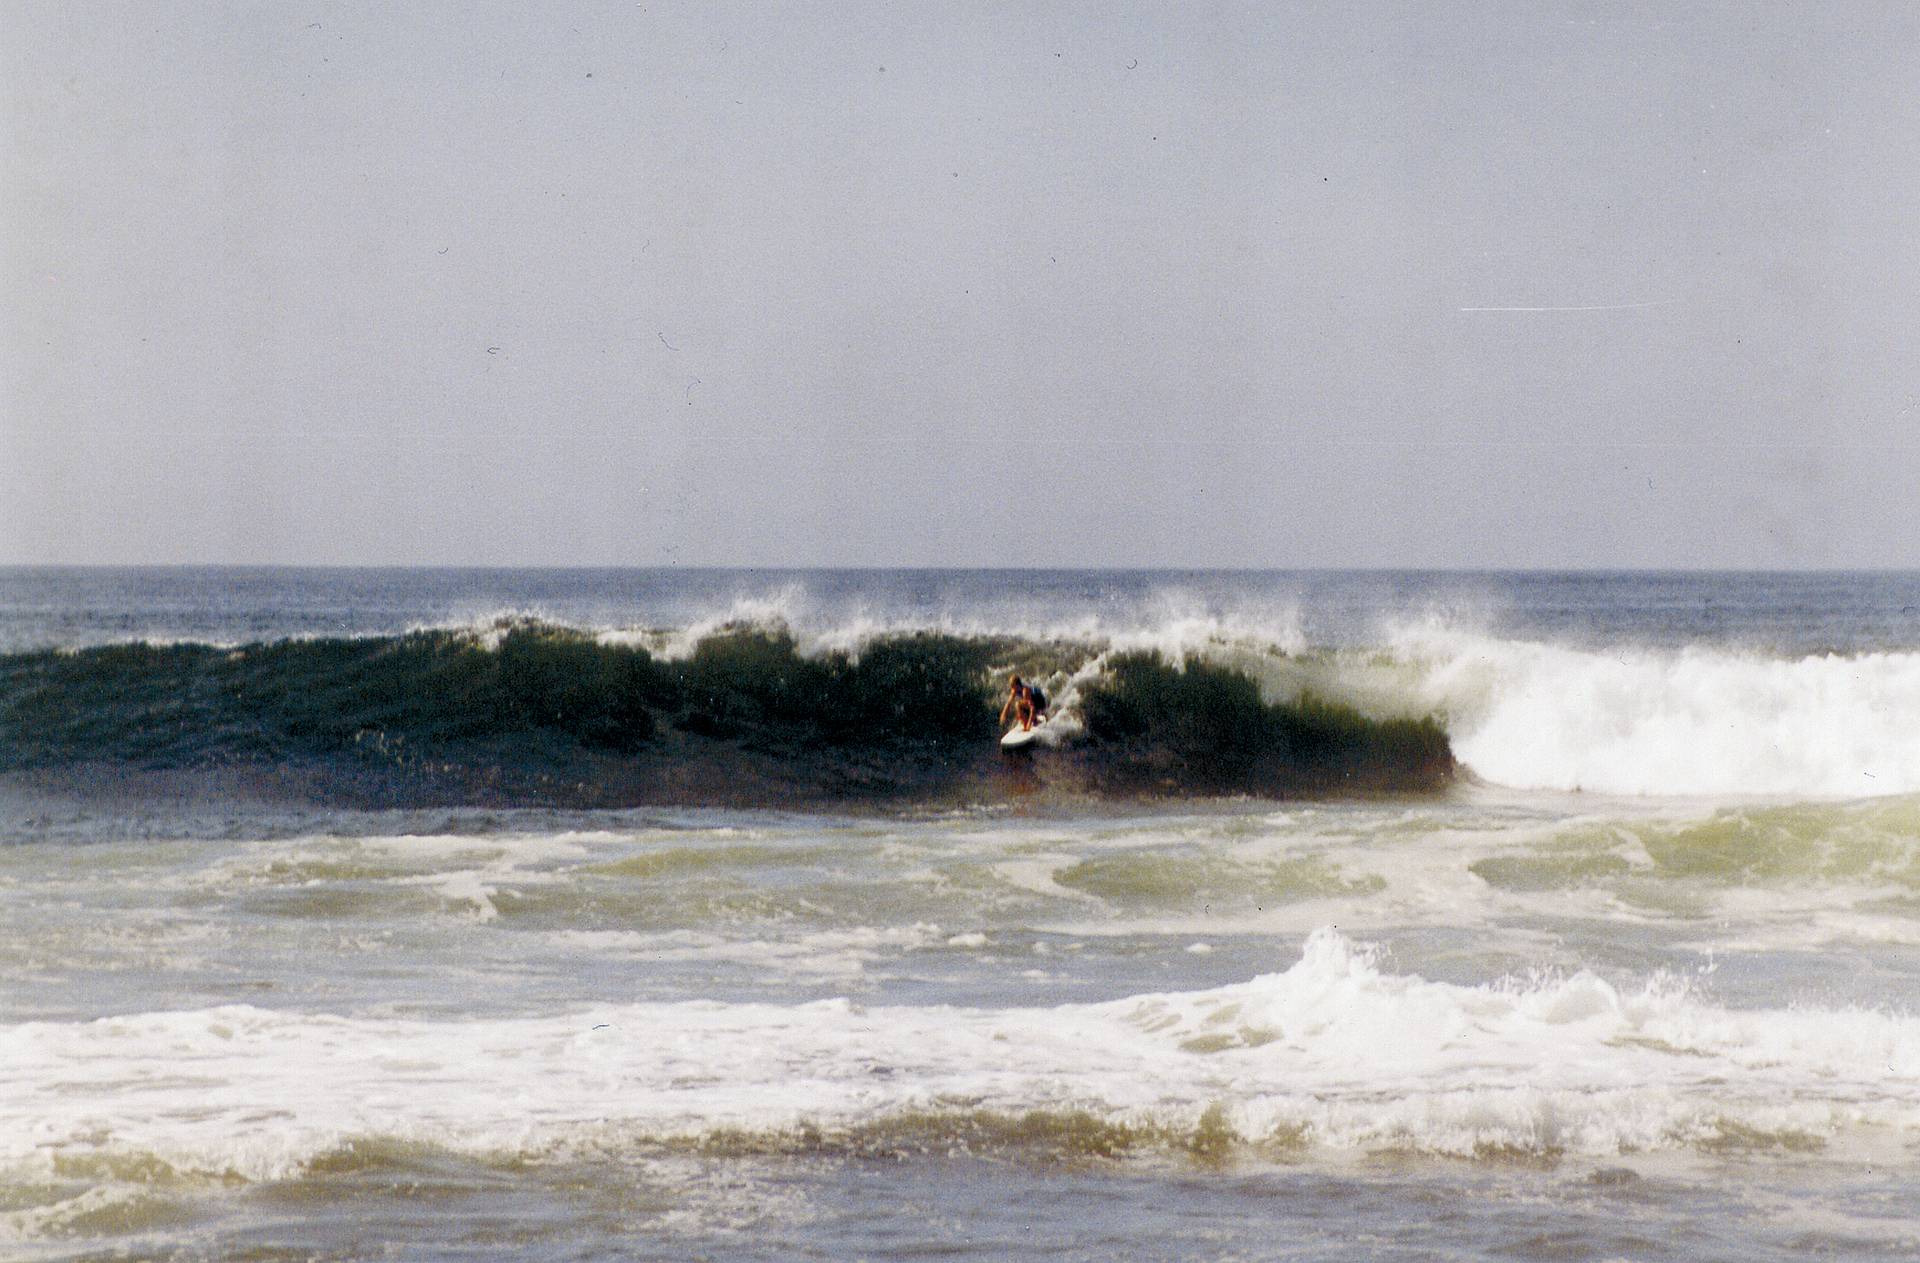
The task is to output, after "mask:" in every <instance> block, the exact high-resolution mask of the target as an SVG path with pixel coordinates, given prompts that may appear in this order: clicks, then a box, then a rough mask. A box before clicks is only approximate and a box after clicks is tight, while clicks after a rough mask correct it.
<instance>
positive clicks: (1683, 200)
mask: <svg viewBox="0 0 1920 1263" xmlns="http://www.w3.org/2000/svg"><path fill="white" fill-rule="evenodd" d="M1916 83H1920V5H1914V4H1909V3H1904V2H1902V3H1885V4H1875V3H1866V2H1864V0H1862V2H1855V3H1846V4H1830V3H1820V4H1808V5H1780V4H1773V5H1769V4H1754V3H1738V4H1728V5H1719V4H1711V3H1698V2H1695V0H1689V2H1688V3H1673V4H1662V5H1624V4H1607V5H1589V4H1549V3H1522V4H1512V5H1500V4H1468V3H1461V4H1355V3H1351V2H1347V0H1342V2H1340V3H1332V4H1326V5H1311V4H1310V5H1299V4H1266V5H1187V4H1179V5H1175V4H1166V5H1152V6H1140V7H1137V8H1136V7H1128V6H1120V5H1114V4H1089V5H1085V6H1064V5H1045V6H1040V5H1030V4H1007V5H986V4H937V5H936V4H923V5H894V4H884V5H883V4H880V3H871V4H860V5H824V4H818V5H817V4H808V5H782V6H775V5H772V4H766V5H742V6H731V5H722V4H711V3H700V4H685V5H681V4H665V3H658V2H656V0H644V2H643V3H633V2H632V0H626V2H623V3H617V4H605V5H577V6H563V5H545V4H526V3H515V4H501V5H435V4H421V3H411V2H410V3H406V4H393V5H386V6H379V7H367V6H361V5H341V4H330V3H277V4H264V3H262V4H230V5H222V4H193V5H179V4H161V3H154V2H152V0H142V2H141V3H137V4H126V5H120V4H75V3H72V2H71V0H58V2H57V3H47V4H40V3H34V4H25V3H18V2H16V0H0V93H3V94H4V95H3V96H0V102H4V104H3V105H0V212H3V218H0V228H3V230H4V231H3V236H0V247H3V250H4V263H3V266H4V300H3V301H4V307H3V308H0V562H312V563H363V564H377V563H447V564H499V565H512V564H580V565H609V564H633V565H653V564H664V563H677V564H714V565H783V564H784V565H1091V566H1103V565H1145V566H1154V565H1196V566H1255V567H1263V566H1314V565H1334V566H1339V565H1361V566H1593V565H1615V566H1805V565H1812V566H1819V565H1831V566H1862V567H1871V566H1920V505H1917V504H1916V492H1920V449H1917V448H1916V443H1915V438H1914V435H1915V432H1916V427H1917V426H1920V402H1916V400H1917V397H1920V355H1917V354H1916V350H1915V347H1914V345H1913V335H1914V333H1915V331H1916V330H1920V92H1916V91H1915V85H1916ZM1488 309H1497V310H1488ZM1508 309H1520V310H1508ZM1536 309H1544V310H1536ZM1582 309H1584V310H1582ZM1023 505H1024V506H1025V507H1022V506H1023Z"/></svg>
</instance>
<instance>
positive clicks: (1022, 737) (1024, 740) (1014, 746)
mask: <svg viewBox="0 0 1920 1263" xmlns="http://www.w3.org/2000/svg"><path fill="white" fill-rule="evenodd" d="M1039 736H1040V725H1039V724H1035V725H1034V726H1033V727H1031V728H1024V729H1023V728H1020V727H1018V726H1015V727H1014V728H1013V729H1011V730H1010V731H1008V733H1007V735H1006V736H1004V737H1002V738H1000V748H1001V749H1002V750H1018V749H1020V748H1021V747H1022V746H1030V745H1032V744H1033V743H1034V742H1035V741H1036V740H1038V739H1039Z"/></svg>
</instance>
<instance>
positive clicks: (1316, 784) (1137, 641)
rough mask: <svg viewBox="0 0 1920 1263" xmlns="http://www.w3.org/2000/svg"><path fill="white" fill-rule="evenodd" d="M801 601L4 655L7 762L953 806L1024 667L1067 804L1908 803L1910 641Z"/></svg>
mask: <svg viewBox="0 0 1920 1263" xmlns="http://www.w3.org/2000/svg"><path fill="white" fill-rule="evenodd" d="M796 601H798V598H796V597H793V596H792V595H791V594H789V595H787V596H780V595H778V594H776V595H775V596H773V597H769V598H765V599H762V600H757V601H746V602H740V603H736V604H735V605H733V606H732V607H729V608H727V609H725V610H723V611H721V612H720V613H718V614H716V615H714V616H713V617H711V618H704V619H696V620H693V621H692V622H690V623H689V624H688V625H686V626H684V627H678V628H668V629H646V628H595V629H576V628H568V627H562V626H555V625H552V624H548V623H542V622H538V621H534V620H531V619H528V618H524V617H512V618H497V619H489V620H485V621H482V622H479V623H476V624H474V625H471V626H463V627H453V628H447V627H441V628H424V629H420V630H417V631H415V632H413V633H410V634H407V635H400V636H370V637H364V638H356V639H304V640H281V641H272V642H267V643H261V644H248V645H237V646H213V645H206V644H194V643H169V644H152V643H132V644H125V643H123V644H114V645H107V646H97V647H92V648H87V649H82V650H76V651H51V650H49V651H39V652H30V653H17V654H12V655H7V656H4V657H0V768H9V769H16V770H17V769H21V768H35V767H51V766H59V765H62V764H73V763H78V762H106V763H115V764H123V765H127V766H133V767H169V768H179V767H206V766H217V765H230V764H234V763H238V762H247V761H252V762H254V763H258V764H281V765H288V764H293V763H300V762H301V761H303V760H304V761H305V762H306V765H307V766H308V768H309V771H311V770H312V768H313V767H315V766H318V765H319V764H323V763H324V764H329V765H330V768H331V772H330V775H331V773H339V772H340V771H341V770H342V769H347V770H349V771H350V772H351V773H352V776H351V778H350V779H354V778H357V780H358V782H360V783H361V784H362V786H363V788H364V789H365V793H366V795H367V796H372V797H381V795H383V794H384V795H385V797H384V798H382V801H383V802H390V801H399V800H402V799H405V798H407V797H409V796H415V797H417V796H419V794H420V793H421V792H422V790H421V786H422V785H424V784H426V783H427V782H430V781H432V782H433V783H434V784H436V785H438V788H437V789H431V790H429V791H427V792H426V796H427V797H438V798H442V799H465V800H476V799H484V800H488V801H492V800H496V799H497V800H505V801H528V800H548V799H552V798H554V797H556V796H562V797H563V796H564V795H560V793H559V791H558V790H557V789H556V788H555V787H556V786H572V787H575V797H576V798H578V797H580V791H579V787H581V786H583V785H584V786H586V787H587V788H586V791H585V792H586V794H587V797H586V798H583V799H581V801H583V802H586V803H587V804H588V805H605V804H606V803H610V802H617V801H645V800H648V799H649V797H652V798H654V799H660V800H667V799H671V800H674V801H696V800H699V799H700V797H701V795H702V794H711V795H715V799H714V800H715V801H730V802H744V801H749V800H753V801H768V802H781V801H796V800H801V799H808V800H819V799H838V800H846V799H858V798H883V797H887V796H895V797H898V796H903V795H904V796H907V797H916V796H918V797H924V796H926V795H928V794H930V793H934V794H937V793H942V792H949V791H951V792H957V793H961V794H962V795H964V794H965V793H966V792H967V791H968V790H969V788H970V787H977V786H978V784H979V783H981V782H982V781H983V780H992V779H994V778H996V777H999V776H1000V775H1001V773H1002V772H1003V771H1004V768H1003V767H1002V764H1001V761H1000V759H999V755H998V751H997V748H996V747H995V746H994V744H993V741H992V736H993V732H994V726H993V718H994V715H995V713H996V712H997V710H998V705H999V702H1000V700H1001V696H1002V690H1003V688H1004V684H1003V677H1004V674H1005V673H1006V672H1008V671H1019V672H1021V673H1023V674H1025V675H1028V676H1030V677H1032V678H1035V679H1037V680H1038V681H1040V682H1041V683H1042V684H1043V685H1044V686H1045V687H1046V688H1047V690H1048V692H1049V693H1050V694H1051V696H1052V697H1053V699H1054V701H1055V704H1056V705H1055V718H1054V722H1053V724H1052V725H1051V727H1050V729H1049V731H1048V733H1047V744H1048V746H1049V747H1050V748H1048V749H1046V750H1043V751H1042V752H1041V755H1040V757H1039V758H1036V759H1034V760H1033V761H1032V762H1031V763H1030V764H1028V765H1025V766H1024V767H1023V768H1022V769H1021V770H1022V772H1023V774H1026V775H1028V777H1029V779H1031V778H1032V777H1033V776H1038V777H1039V778H1040V779H1041V780H1043V781H1045V780H1047V779H1048V778H1049V777H1050V776H1051V778H1052V780H1053V781H1054V782H1056V783H1061V784H1070V785H1071V786H1072V787H1073V788H1074V789H1075V790H1076V791H1090V792H1095V793H1105V792H1127V793H1142V792H1146V793H1214V792H1253V793H1262V792H1272V793H1282V794H1285V793H1295V792H1323V791H1328V790H1334V791H1338V790H1341V789H1360V790H1380V789H1385V790H1432V789H1435V788H1439V787H1441V786H1443V785H1445V784H1446V783H1447V781H1448V779H1449V778H1450V776H1451V774H1452V771H1453V768H1454V760H1455V759H1456V758H1457V759H1458V761H1459V765H1460V766H1461V767H1462V768H1463V769H1464V770H1465V771H1467V772H1469V773H1470V774H1471V775H1472V776H1474V777H1475V778H1477V779H1479V780H1481V781H1484V782H1489V783H1493V784H1497V785H1501V786H1507V787H1511V788H1515V789H1527V790H1555V791H1573V790H1584V791H1590V792H1598V793H1607V794H1622V795H1662V796H1688V795H1701V796H1724V795H1730V794H1731V795H1751V796H1783V797H1838V798H1850V797H1863V796H1873V795H1884V794H1902V793H1913V792H1920V727H1916V726H1915V725H1914V724H1912V723H1911V721H1910V716H1912V715H1913V714H1915V713H1920V653H1915V652H1906V651H1878V652H1856V653H1838V652H1822V653H1808V654H1798V655H1793V654H1783V653H1780V652H1764V651H1759V650H1752V651H1749V650H1743V649H1741V648H1739V647H1736V646H1729V645H1724V644H1718V645H1712V646H1707V645H1696V646H1691V647H1673V646H1646V645H1635V644H1623V645H1617V646H1606V645H1582V646H1578V647H1575V646H1570V645H1561V644H1553V643H1547V642H1542V641H1532V640H1521V639H1512V638H1503V637H1499V636H1495V635H1491V634H1487V633H1484V632H1479V631H1476V630H1473V629H1471V628H1466V627H1461V626H1458V625H1456V624H1454V623H1452V622H1447V621H1430V622H1427V623H1420V624H1415V625H1412V626H1405V627H1400V628H1395V629H1391V630H1389V631H1387V632H1385V633H1382V634H1381V635H1379V636H1378V637H1377V638H1376V642H1375V643H1373V644H1369V645H1361V646H1355V645H1350V644H1348V645H1341V646H1337V647H1325V646H1315V645H1312V644H1310V643H1309V642H1308V640H1307V638H1306V637H1305V635H1304V634H1303V632H1302V630H1301V625H1300V620H1299V617H1298V613H1297V611H1295V610H1292V609H1289V608H1281V607H1275V608H1272V609H1265V608H1262V609H1254V610H1248V611H1243V612H1240V613H1237V614H1231V615H1227V614H1220V613H1217V612H1215V613H1209V612H1206V611H1204V610H1198V609H1192V608H1188V607H1186V606H1183V605H1181V604H1180V603H1179V602H1177V601H1172V600H1171V599H1169V601H1168V602H1166V603H1164V608H1158V607H1156V608H1154V609H1143V610H1137V611H1133V612H1132V613H1131V614H1130V615H1129V616H1128V618H1127V619H1125V620H1122V621H1118V622H1113V621H1108V622H1103V621H1101V620H1100V619H1098V618H1093V617H1087V618H1081V619H1077V620H1073V619H1069V620H1067V621H1064V622H1062V621H1058V620H1056V621H1054V622H1048V621H1046V620H1045V619H1043V618H1022V617H1020V616H1019V615H1018V611H1016V610H1004V611H995V613H996V615H1004V616H1005V617H1004V618H1001V619H999V621H998V622H996V621H994V620H993V619H987V618H982V617H960V616H954V617H944V618H936V619H933V620H927V619H925V618H924V617H922V618H920V619H919V621H918V622H913V621H901V620H899V619H889V618H886V617H879V616H872V617H869V616H867V615H864V614H859V613H857V612H851V613H850V612H848V611H845V610H838V611H835V612H834V617H833V618H825V617H816V616H814V615H816V614H817V613H818V612H817V611H813V612H810V611H809V610H808V609H807V608H806V607H805V605H804V602H801V603H800V604H796ZM669 765H671V770H670V771H669V770H668V766H669ZM636 768H638V769H639V770H636ZM436 769H438V770H437V771H436ZM396 777H397V778H399V779H400V780H404V781H406V782H407V787H406V788H403V789H397V788H394V786H395V785H396V784H397V782H396ZM436 777H437V778H438V780H437V781H436V780H435V778H436ZM331 779H332V780H338V777H337V776H332V778H331ZM330 783H331V782H330ZM596 786H597V787H599V790H598V792H600V793H601V797H600V798H598V799H593V798H592V797H591V795H592V793H593V792H594V787H596ZM729 787H731V788H733V789H736V790H738V789H740V788H741V787H757V788H753V789H752V791H751V792H741V793H733V794H731V795H729V794H728V793H726V792H723V791H726V790H728V789H729ZM334 788H335V789H337V786H334ZM329 792H331V791H329Z"/></svg>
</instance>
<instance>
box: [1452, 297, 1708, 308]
mask: <svg viewBox="0 0 1920 1263" xmlns="http://www.w3.org/2000/svg"><path fill="white" fill-rule="evenodd" d="M1679 301H1680V300H1679V299H1677V298H1662V299H1660V300H1658V301H1656V302H1651V303H1601V304H1600V305H1599V306H1596V307H1462V308H1461V309H1460V310H1461V311H1639V310H1640V309H1641V308H1643V307H1671V306H1673V304H1675V303H1677V302H1679Z"/></svg>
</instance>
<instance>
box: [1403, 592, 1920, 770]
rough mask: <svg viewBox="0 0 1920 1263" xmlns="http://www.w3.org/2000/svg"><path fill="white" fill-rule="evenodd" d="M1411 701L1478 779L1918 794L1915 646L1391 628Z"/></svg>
mask: <svg viewBox="0 0 1920 1263" xmlns="http://www.w3.org/2000/svg"><path fill="white" fill-rule="evenodd" d="M1394 648H1395V652H1396V655H1397V656H1398V657H1400V658H1401V659H1402V660H1403V661H1404V662H1406V663H1407V664H1409V665H1410V666H1413V667H1416V668H1417V672H1418V674H1417V679H1415V680H1414V681H1413V682H1412V683H1411V686H1410V688H1411V692H1410V693H1409V696H1408V700H1411V701H1414V702H1415V703H1416V707H1417V708H1418V707H1424V708H1426V709H1431V710H1434V711H1437V712H1439V713H1441V714H1444V715H1445V716H1446V720H1447V728H1448V733H1449V735H1450V737H1451V739H1452V742H1453V746H1454V750H1455V753H1456V754H1458V755H1459V757H1460V758H1461V759H1462V760H1463V761H1464V762H1466V763H1467V764H1468V765H1469V766H1470V767H1472V768H1473V770H1474V771H1475V772H1476V773H1478V774H1479V775H1480V776H1482V777H1484V778H1486V779H1488V780H1491V781H1494V782H1497V783H1499V784H1501V785H1507V786H1513V787H1516V788H1530V789H1558V790H1575V789H1580V790H1598V791H1602V792H1607V793H1618V794H1665V795H1680V794H1694V795H1718V794H1750V795H1817V796H1827V797H1865V796H1869V795H1882V794H1896V793H1912V792H1920V726H1916V725H1915V724H1913V723H1912V722H1911V716H1912V715H1913V714H1915V713H1917V712H1920V654H1915V653H1873V654H1858V655H1840V654H1817V655H1811V656H1807V657H1800V658H1778V657H1770V656H1767V655H1763V654H1757V653H1743V652H1739V651H1734V650H1728V649H1703V648H1690V649H1683V650H1661V649H1647V648H1635V647H1622V648H1618V649H1609V650H1585V649H1571V648H1565V647H1561V646H1555V645H1546V644H1535V643H1528V642H1519V641H1510V640H1500V639H1496V638H1493V637H1489V636H1484V635H1481V634H1478V633H1473V632H1463V631H1459V630H1456V629H1452V628H1447V627H1440V626H1434V625H1423V626H1419V627H1413V628H1406V629H1402V630H1401V631H1400V632H1399V633H1397V634H1396V636H1395V637H1394Z"/></svg>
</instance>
